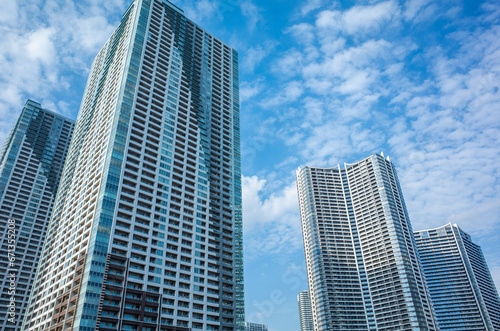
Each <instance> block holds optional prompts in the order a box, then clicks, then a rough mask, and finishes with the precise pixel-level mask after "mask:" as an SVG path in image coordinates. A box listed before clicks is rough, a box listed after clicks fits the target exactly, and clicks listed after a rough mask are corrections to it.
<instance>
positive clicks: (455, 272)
mask: <svg viewBox="0 0 500 331" xmlns="http://www.w3.org/2000/svg"><path fill="white" fill-rule="evenodd" d="M415 239H416V241H417V246H418V250H419V253H420V258H421V260H422V265H423V270H424V274H425V277H426V279H427V284H428V286H429V291H430V294H431V299H432V302H433V305H434V309H435V311H436V317H437V320H438V324H439V328H440V329H441V331H445V330H449V331H451V330H477V331H479V330H486V331H493V330H500V299H499V297H498V293H497V290H496V287H495V284H494V283H493V279H492V277H491V274H490V271H489V269H488V265H487V264H486V260H485V258H484V255H483V252H482V250H481V247H480V246H478V245H477V244H475V243H473V242H472V239H471V236H470V235H469V234H467V233H465V232H464V231H462V229H460V228H459V227H458V226H457V225H456V224H453V225H452V224H451V223H450V224H447V225H445V226H442V227H439V228H436V229H431V230H422V231H416V232H415Z"/></svg>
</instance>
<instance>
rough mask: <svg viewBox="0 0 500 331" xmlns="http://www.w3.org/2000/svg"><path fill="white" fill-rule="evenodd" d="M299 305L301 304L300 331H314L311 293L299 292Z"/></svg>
mask: <svg viewBox="0 0 500 331" xmlns="http://www.w3.org/2000/svg"><path fill="white" fill-rule="evenodd" d="M297 303H298V304H299V319H300V331H314V323H313V318H312V309H311V300H310V299H309V291H302V292H299V294H298V295H297Z"/></svg>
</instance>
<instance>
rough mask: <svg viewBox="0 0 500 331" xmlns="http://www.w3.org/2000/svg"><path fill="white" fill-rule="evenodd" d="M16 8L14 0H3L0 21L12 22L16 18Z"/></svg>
mask: <svg viewBox="0 0 500 331" xmlns="http://www.w3.org/2000/svg"><path fill="white" fill-rule="evenodd" d="M17 15H18V8H17V1H16V0H3V1H2V10H0V23H13V22H15V21H16V20H17Z"/></svg>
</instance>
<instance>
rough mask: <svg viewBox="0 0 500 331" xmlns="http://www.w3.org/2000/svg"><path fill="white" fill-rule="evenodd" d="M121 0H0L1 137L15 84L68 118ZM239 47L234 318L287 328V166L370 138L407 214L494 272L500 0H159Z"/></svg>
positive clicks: (16, 108) (499, 261)
mask: <svg viewBox="0 0 500 331" xmlns="http://www.w3.org/2000/svg"><path fill="white" fill-rule="evenodd" d="M129 2H130V0H108V1H101V0H80V1H77V2H73V1H69V0H23V1H21V0H2V2H1V4H0V118H1V121H0V141H2V142H3V141H4V139H5V136H6V134H7V132H8V130H10V128H11V127H12V125H13V124H14V121H15V120H16V118H17V116H18V115H19V113H20V111H21V108H22V106H23V104H24V102H25V100H26V99H27V98H33V99H34V100H37V101H39V102H41V103H42V105H43V106H44V107H45V108H48V109H52V110H54V111H57V112H59V113H62V114H64V115H67V116H70V117H73V118H75V117H76V115H77V111H78V107H79V104H80V101H81V97H82V94H83V89H84V86H85V82H86V78H87V74H88V71H89V67H90V64H91V61H92V59H93V57H94V56H95V55H96V53H97V51H98V50H99V48H100V47H101V46H102V45H103V43H104V42H105V40H106V39H107V38H108V36H109V35H110V34H111V32H112V31H113V30H114V28H115V27H116V25H117V23H118V21H119V19H120V17H121V14H122V13H123V12H124V10H125V9H126V7H127V6H128V5H129ZM174 3H175V4H177V5H178V6H179V7H181V8H183V9H184V10H185V13H186V15H187V16H188V17H189V18H191V19H192V20H194V21H195V22H197V23H198V24H200V25H201V26H203V27H204V28H206V29H207V30H208V31H210V32H211V33H213V34H214V35H216V36H218V37H219V38H220V39H222V40H224V41H225V42H227V43H229V44H230V45H231V46H233V47H234V48H236V49H237V50H238V51H239V54H240V96H241V111H242V113H241V119H242V121H241V123H242V166H243V188H244V189H243V201H244V223H245V225H244V233H245V237H244V239H245V277H246V281H245V283H246V311H247V319H248V320H249V321H254V322H262V323H267V324H268V325H269V327H270V330H272V331H298V330H299V324H298V316H297V314H298V313H297V307H296V294H297V293H298V292H299V291H301V290H303V289H306V287H307V280H306V275H305V267H304V257H303V247H302V237H301V230H300V219H299V212H298V202H297V193H296V188H295V170H296V169H297V167H301V166H304V165H311V166H335V165H337V164H339V163H340V164H343V162H355V161H358V160H361V159H363V158H365V157H366V156H368V155H370V154H373V153H379V152H381V151H384V153H385V155H390V157H391V160H392V161H393V162H394V163H395V164H396V167H397V169H398V173H399V178H400V181H401V185H402V188H403V192H404V195H405V199H406V203H407V206H408V210H409V213H410V218H411V220H412V224H413V228H414V229H416V230H417V229H424V228H431V227H437V226H441V225H444V224H446V223H448V222H449V221H451V222H453V223H457V224H458V225H459V226H461V227H462V228H463V229H464V230H465V231H467V232H469V233H470V234H471V235H472V236H473V239H474V240H475V241H476V242H477V243H479V244H480V245H481V246H482V248H483V250H484V252H485V255H486V258H487V261H488V263H489V266H490V270H491V272H492V274H493V276H494V279H495V281H496V284H497V287H498V285H499V284H500V256H499V255H498V254H497V252H498V251H499V250H500V240H499V228H500V218H499V215H500V190H499V186H500V173H499V167H498V164H499V162H500V91H499V87H500V4H499V3H498V1H481V0H440V1H436V0H434V1H432V0H408V1H406V0H401V1H396V0H393V1H375V0H345V1H323V0H313V1H293V0H288V1H284V0H277V1H262V0H244V1H210V0H201V1H189V0H186V1H181V0H179V1H174Z"/></svg>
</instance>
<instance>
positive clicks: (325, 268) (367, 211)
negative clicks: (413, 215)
mask: <svg viewBox="0 0 500 331" xmlns="http://www.w3.org/2000/svg"><path fill="white" fill-rule="evenodd" d="M297 182H298V192H299V203H300V213H301V219H302V231H303V238H304V248H305V255H306V265H307V273H308V283H309V292H310V299H311V308H312V315H313V323H314V329H315V330H317V331H331V330H351V331H354V330H379V331H380V330H411V331H415V330H421V331H423V330H437V325H436V319H435V315H434V312H433V309H432V306H431V301H430V297H429V292H428V289H427V286H426V283H425V280H424V277H423V274H422V271H421V266H420V263H419V260H418V256H417V250H416V244H415V239H414V237H413V232H412V229H411V224H410V220H409V217H408V213H407V211H406V206H405V202H404V199H403V195H402V191H401V187H400V185H399V181H398V178H397V175H396V171H395V169H394V166H393V165H392V163H391V162H390V161H389V160H388V159H385V158H384V157H383V156H381V155H372V156H370V157H368V158H366V159H364V160H362V161H360V162H357V163H353V164H345V165H344V167H343V168H341V167H340V166H337V167H334V168H314V167H305V168H303V169H299V171H298V172H297Z"/></svg>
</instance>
